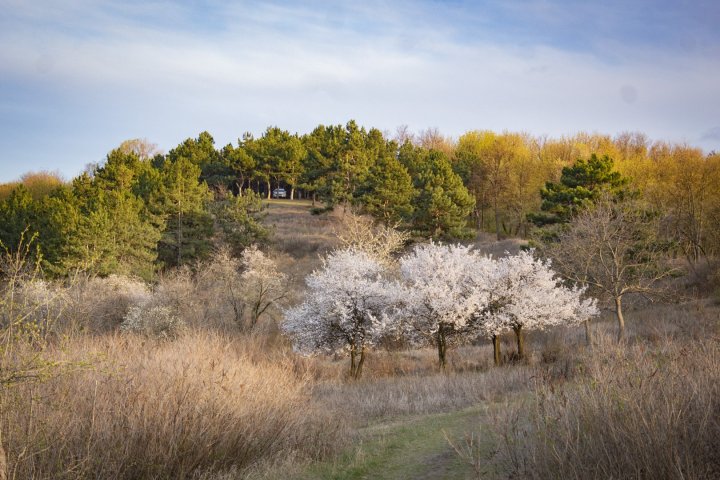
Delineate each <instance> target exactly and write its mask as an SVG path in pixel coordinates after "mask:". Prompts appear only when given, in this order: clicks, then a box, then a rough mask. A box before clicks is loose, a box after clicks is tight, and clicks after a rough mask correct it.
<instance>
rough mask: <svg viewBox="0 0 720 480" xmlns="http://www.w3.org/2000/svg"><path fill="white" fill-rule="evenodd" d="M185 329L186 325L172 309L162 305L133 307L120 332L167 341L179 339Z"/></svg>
mask: <svg viewBox="0 0 720 480" xmlns="http://www.w3.org/2000/svg"><path fill="white" fill-rule="evenodd" d="M184 328H185V323H184V322H183V321H182V320H181V319H179V318H178V317H177V316H175V315H174V314H173V312H172V310H170V308H168V307H164V306H161V305H135V306H132V307H130V309H129V310H128V312H127V314H126V315H125V320H124V321H123V323H122V324H121V325H120V330H121V331H124V332H133V333H141V334H143V335H147V336H152V337H158V338H166V339H172V338H176V337H178V336H179V335H180V334H181V333H182V331H183V330H184Z"/></svg>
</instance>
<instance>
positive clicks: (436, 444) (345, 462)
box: [297, 406, 494, 480]
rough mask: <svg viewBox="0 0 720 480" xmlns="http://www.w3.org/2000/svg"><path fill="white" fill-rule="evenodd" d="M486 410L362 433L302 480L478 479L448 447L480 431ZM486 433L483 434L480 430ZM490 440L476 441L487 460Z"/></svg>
mask: <svg viewBox="0 0 720 480" xmlns="http://www.w3.org/2000/svg"><path fill="white" fill-rule="evenodd" d="M486 414H487V408H486V407H484V406H475V407H471V408H468V409H464V410H460V411H457V412H452V413H442V414H434V415H423V416H420V417H411V418H406V419H401V420H397V421H394V422H391V423H381V424H376V425H372V426H370V427H367V428H365V429H363V430H361V431H360V433H359V438H358V440H357V442H356V444H355V445H354V446H353V447H352V448H350V449H349V450H348V451H346V452H345V453H344V454H342V455H341V456H340V457H338V458H337V459H335V460H334V461H333V462H326V463H320V464H314V465H312V466H311V467H309V468H308V469H307V470H306V471H305V472H303V474H302V475H300V476H299V477H297V478H300V479H308V480H309V479H336V480H340V479H343V480H345V479H347V480H351V479H404V478H412V479H438V478H442V479H450V480H452V479H468V478H476V475H475V472H474V471H473V469H472V467H471V466H470V465H469V464H467V463H465V461H463V460H462V459H461V458H460V457H459V456H458V455H457V454H456V453H455V451H454V450H453V448H452V446H451V445H450V444H449V443H448V441H447V439H446V435H447V437H449V438H451V439H452V440H453V441H454V442H455V441H459V440H461V439H462V438H463V437H464V436H465V435H466V434H469V433H470V432H472V431H477V430H478V429H479V428H482V423H483V421H484V418H485V416H486ZM482 430H484V431H485V432H487V429H485V428H482ZM493 448H494V441H493V439H492V438H489V437H487V436H486V437H484V438H482V437H481V438H480V451H481V452H483V453H484V454H486V456H488V457H489V456H490V455H491V452H492V450H493Z"/></svg>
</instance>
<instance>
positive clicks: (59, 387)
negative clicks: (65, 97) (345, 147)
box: [0, 200, 720, 480]
mask: <svg viewBox="0 0 720 480" xmlns="http://www.w3.org/2000/svg"><path fill="white" fill-rule="evenodd" d="M267 205H268V208H267V210H266V216H265V219H264V222H265V224H266V225H268V226H270V227H271V228H272V229H273V230H274V236H273V240H272V244H271V246H270V248H269V249H268V250H269V251H268V253H269V255H271V256H272V257H273V258H275V259H276V260H277V262H278V265H279V266H278V269H279V270H281V271H283V272H285V273H288V274H289V275H291V276H292V278H293V282H292V288H293V291H292V292H291V295H289V296H288V297H287V299H285V302H286V303H285V304H286V305H290V304H292V303H294V302H297V301H299V299H301V298H302V291H303V288H304V282H303V279H304V276H305V275H307V274H308V273H309V272H311V271H312V270H313V269H315V268H317V267H318V266H319V265H320V256H321V255H322V254H324V253H326V252H328V251H329V250H331V249H332V248H334V247H335V246H337V244H338V240H337V238H336V236H335V233H334V232H336V231H337V229H338V228H340V225H341V224H342V223H341V221H342V212H341V211H337V212H331V213H325V214H321V215H314V214H312V212H311V204H310V202H309V201H289V200H271V201H268V202H267ZM482 243H483V244H484V245H485V246H486V247H487V248H488V249H489V250H492V249H498V248H504V249H508V248H509V245H510V244H509V243H508V242H506V243H504V244H501V245H496V244H492V243H491V242H489V241H487V240H485V241H483V242H482ZM210 267H212V268H210ZM216 268H217V265H214V266H213V265H210V266H208V268H205V269H200V270H199V271H198V272H197V273H195V274H193V273H192V272H179V273H178V274H176V275H174V276H171V275H169V276H166V277H163V278H161V279H160V280H159V282H158V283H157V284H156V285H153V286H152V288H149V287H148V286H145V285H142V284H140V283H138V282H137V281H134V280H130V279H122V278H107V279H90V280H88V281H86V282H80V283H77V284H73V285H48V286H47V292H50V294H51V295H49V297H48V298H51V300H52V302H53V303H52V304H50V303H48V304H40V305H38V304H36V303H33V302H32V301H26V302H25V303H24V304H23V305H25V306H27V307H28V308H29V310H28V311H27V312H25V313H24V314H27V315H29V316H30V317H32V316H38V319H46V320H47V319H49V318H50V317H49V316H50V314H51V313H52V312H57V317H56V318H54V320H56V321H55V323H54V325H55V327H54V329H53V330H48V331H47V332H45V333H44V334H43V335H45V336H44V337H43V340H42V341H43V342H45V343H42V342H39V341H36V340H37V339H36V340H34V341H33V342H27V343H20V344H18V345H19V346H18V347H16V348H15V347H14V349H13V350H12V351H8V350H7V349H5V350H4V351H3V356H2V357H1V358H2V361H3V364H2V367H3V369H8V368H10V369H11V368H15V369H18V368H24V369H26V370H27V369H30V368H36V370H27V371H31V373H33V375H35V374H37V378H36V379H35V381H31V382H27V383H23V384H21V385H20V386H16V387H13V388H4V389H3V390H2V392H0V422H1V423H0V427H1V430H0V433H1V437H0V438H1V439H2V443H3V445H4V447H5V450H6V454H7V462H8V466H9V468H8V473H9V476H10V478H18V479H24V478H33V479H76V478H80V479H90V478H117V479H124V478H161V479H165V478H167V479H170V478H173V479H175V478H181V479H202V480H234V479H241V478H249V479H292V478H296V479H300V480H308V479H316V478H318V479H436V478H437V479H471V478H487V479H501V478H576V479H584V478H648V479H650V478H685V479H712V478H719V477H720V454H719V453H718V449H717V444H718V442H719V441H720V400H718V399H720V390H718V389H719V388H720V305H718V303H717V302H716V301H714V300H712V299H707V298H705V299H694V300H692V301H688V302H686V303H683V304H657V305H643V304H638V306H637V307H636V308H635V309H633V308H628V312H627V319H628V329H627V330H628V331H627V340H626V342H625V343H623V344H621V345H617V344H616V343H615V341H614V340H612V339H613V338H614V334H615V331H614V329H615V325H614V323H613V321H612V318H611V315H604V316H603V317H602V318H601V319H600V320H599V321H598V322H596V323H594V324H593V325H592V333H593V344H592V346H589V347H588V346H586V341H585V337H584V330H583V329H582V328H581V327H574V328H562V329H556V330H553V331H549V332H543V333H535V332H531V333H530V334H529V335H528V338H527V343H528V348H529V351H530V355H529V358H528V359H527V360H526V361H523V362H516V361H514V360H513V358H512V353H513V348H514V343H513V338H512V337H510V336H507V337H503V339H502V349H503V351H504V352H505V353H506V362H505V364H504V365H502V366H500V367H496V366H494V364H493V361H492V360H493V359H492V348H491V346H490V345H489V344H488V343H482V342H481V343H479V344H477V345H461V346H457V347H454V348H452V349H451V350H450V351H449V359H448V369H447V371H445V372H440V371H438V367H437V353H436V352H435V350H434V349H431V348H426V349H412V350H392V349H387V350H386V349H379V350H376V351H373V352H371V353H370V354H369V355H368V358H367V362H366V365H365V370H364V375H363V378H362V379H360V380H359V381H351V380H349V379H348V378H347V374H346V370H347V359H346V358H345V357H343V356H342V355H337V356H322V355H321V356H316V357H309V358H307V357H301V356H299V355H297V354H295V353H294V352H293V351H292V349H291V348H290V345H289V342H288V341H287V340H286V339H284V338H283V337H281V336H279V335H278V333H277V328H276V326H277V325H276V324H277V322H279V321H281V311H280V310H279V309H278V310H276V311H274V312H273V314H272V315H269V316H268V318H267V319H266V320H264V322H265V323H264V324H263V325H262V327H263V328H258V329H256V330H253V331H241V330H239V329H238V328H237V325H235V324H233V322H232V320H224V319H223V318H224V317H228V318H230V317H232V313H233V312H232V311H231V309H230V307H229V306H228V305H223V304H222V302H221V301H220V299H221V298H224V297H223V295H224V294H225V293H223V292H224V290H223V289H224V288H226V287H224V286H223V285H224V284H223V283H222V282H221V278H219V277H218V278H213V277H212V276H211V275H210V273H208V272H211V273H212V272H216V271H221V270H214V269H216ZM23 291H24V290H21V292H23ZM28 291H31V290H28ZM149 292H152V294H153V295H156V296H158V298H162V299H165V300H164V301H166V302H167V305H168V306H170V307H171V308H172V309H173V310H172V311H174V312H176V314H177V315H178V316H179V317H180V318H181V319H182V320H184V321H185V324H186V325H187V327H186V328H185V329H184V330H182V331H180V332H179V333H178V334H177V336H173V337H167V338H148V337H147V336H144V335H139V334H129V333H122V332H120V331H119V330H118V325H119V324H120V322H121V321H122V318H123V315H124V314H125V312H126V311H127V309H128V305H130V304H131V303H132V299H133V298H134V297H136V296H142V295H149V294H150V293H149ZM18 298H21V297H18ZM51 307H52V308H51ZM32 338H36V337H32ZM41 344H42V345H44V347H45V348H42V349H41V348H39V345H41ZM38 372H39V373H38ZM0 460H2V459H1V458H0ZM1 464H2V462H1V461H0V465H1Z"/></svg>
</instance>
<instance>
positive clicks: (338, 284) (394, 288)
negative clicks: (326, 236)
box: [282, 248, 402, 378]
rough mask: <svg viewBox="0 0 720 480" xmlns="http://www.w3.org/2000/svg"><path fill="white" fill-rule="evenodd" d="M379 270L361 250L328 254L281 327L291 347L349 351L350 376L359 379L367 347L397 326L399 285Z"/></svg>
mask: <svg viewBox="0 0 720 480" xmlns="http://www.w3.org/2000/svg"><path fill="white" fill-rule="evenodd" d="M383 273H384V269H383V266H382V265H381V264H380V263H379V262H378V260H376V259H374V258H372V257H371V256H370V255H369V254H368V253H366V252H363V251H360V250H355V249H352V248H350V249H343V250H338V251H335V252H333V253H331V254H330V255H328V257H327V258H325V259H324V261H323V268H322V269H320V270H317V271H315V272H313V273H312V274H311V275H309V276H308V277H307V279H306V283H307V286H308V294H307V298H306V300H305V301H304V302H303V303H302V304H301V305H299V306H297V307H295V308H291V309H289V310H287V311H286V312H285V322H284V323H283V325H282V329H283V330H284V331H285V333H287V334H288V335H289V336H290V337H291V338H292V339H293V343H294V346H295V349H296V350H297V351H300V352H302V353H313V352H319V351H325V352H337V351H343V350H344V351H348V352H349V354H350V375H351V376H352V377H353V378H358V377H360V375H361V373H362V366H363V362H364V359H365V351H366V349H367V348H368V347H371V346H373V345H375V344H376V343H377V341H379V340H380V339H381V338H382V337H383V336H386V335H388V334H391V333H392V332H394V331H396V330H397V323H396V318H397V317H396V316H395V315H394V314H393V313H394V312H393V309H394V308H395V306H396V305H397V304H398V303H399V301H400V297H401V294H400V292H401V291H402V288H400V286H399V284H397V282H392V281H388V280H386V279H384V278H383Z"/></svg>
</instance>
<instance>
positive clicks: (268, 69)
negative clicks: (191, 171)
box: [0, 1, 720, 173]
mask: <svg viewBox="0 0 720 480" xmlns="http://www.w3.org/2000/svg"><path fill="white" fill-rule="evenodd" d="M5 3H6V5H5V7H7V6H8V5H7V3H8V2H5ZM51 5H52V4H42V5H40V4H39V3H38V2H22V3H20V2H11V3H10V5H9V6H10V11H11V12H12V18H13V19H14V21H13V22H10V23H8V22H6V23H5V24H4V25H2V24H0V26H2V27H4V28H2V32H0V42H1V43H2V44H3V45H6V46H9V47H6V48H2V49H0V76H3V77H5V78H6V79H12V80H13V81H15V82H17V83H18V84H21V83H28V84H31V85H32V87H31V88H34V89H40V90H43V91H44V92H49V93H48V95H50V96H51V97H52V96H55V97H58V98H59V97H63V98H65V99H66V100H68V101H70V102H71V103H74V104H75V105H76V107H77V108H76V109H74V110H73V111H72V115H80V116H82V115H85V116H86V117H87V119H86V120H85V123H86V124H94V125H96V127H95V130H93V129H92V128H91V129H90V131H88V130H87V129H85V130H81V131H77V133H76V134H77V135H78V136H79V137H82V136H84V135H85V136H87V135H96V136H97V135H104V137H102V138H100V139H96V142H97V145H98V146H97V147H96V148H98V149H102V150H100V151H98V152H97V153H96V154H95V156H94V158H91V159H87V158H85V159H80V160H76V161H78V162H80V163H87V161H90V160H97V158H98V156H101V155H102V154H103V153H104V152H106V151H107V150H109V149H110V148H112V147H113V146H114V145H116V144H117V143H119V141H121V140H122V139H123V138H127V137H128V136H140V137H149V138H150V139H151V140H153V141H157V142H159V143H160V144H161V146H162V147H163V148H165V149H169V148H172V146H174V145H175V144H177V143H178V142H180V141H181V140H182V139H183V138H185V137H187V136H190V135H196V134H197V133H198V132H199V131H201V130H209V131H210V132H211V133H213V134H214V135H215V137H216V139H217V140H218V143H225V142H228V141H235V140H236V139H237V137H238V136H240V135H241V134H242V133H243V131H245V130H251V131H254V132H255V133H259V132H261V131H262V130H263V129H264V127H265V126H267V125H270V124H277V125H279V126H281V127H284V128H288V129H291V130H297V131H301V132H304V131H309V130H310V129H312V128H313V127H314V126H315V125H316V124H318V123H326V124H327V123H337V122H344V121H346V120H347V119H350V118H356V119H358V121H360V122H362V123H364V124H366V125H368V126H377V127H379V128H381V129H387V130H391V131H392V130H394V128H395V126H397V125H400V124H408V125H410V126H411V128H414V129H421V128H425V127H428V126H437V127H439V128H440V129H441V131H443V132H444V133H448V134H452V135H459V134H461V133H462V132H464V131H466V130H469V129H475V128H491V129H495V130H502V129H510V130H523V131H529V132H531V133H535V134H544V133H547V134H551V135H560V134H564V133H573V132H575V131H579V130H590V131H601V132H607V133H615V132H618V131H623V130H642V131H645V132H646V133H648V134H649V135H650V136H651V137H654V138H666V139H669V140H687V141H691V142H692V141H694V140H696V139H699V138H700V136H701V135H702V133H703V132H705V131H707V129H708V128H709V126H712V125H715V124H716V123H717V120H716V117H714V115H715V112H717V111H720V87H719V86H718V84H717V82H716V81H715V79H716V78H718V75H719V74H720V65H718V64H717V62H715V61H712V60H710V59H707V58H703V57H699V56H698V57H692V56H686V57H684V58H680V57H673V56H669V55H663V52H660V51H657V50H652V49H648V48H646V47H642V48H641V47H631V46H628V48H627V50H626V51H625V56H626V57H629V58H633V59H634V61H633V62H627V61H622V62H620V61H613V62H610V61H607V60H606V59H602V58H599V57H597V55H595V54H593V53H591V52H588V53H582V52H577V51H576V52H572V51H569V50H564V49H560V48H557V47H551V46H539V45H538V46H529V47H528V46H523V47H522V48H521V47H518V46H514V45H510V44H507V43H499V42H491V41H488V40H478V39H466V38H460V37H458V35H457V32H456V30H455V29H454V28H453V27H452V26H451V25H447V24H444V23H443V22H442V20H441V19H434V18H431V17H428V16H427V15H426V13H427V12H423V11H422V10H412V8H411V7H410V6H409V5H408V4H405V5H402V6H401V7H395V8H390V7H383V8H382V9H380V7H378V6H377V5H375V7H377V8H378V10H373V6H372V5H371V6H370V7H367V8H364V7H353V8H343V9H340V10H339V13H334V14H332V15H329V14H328V13H326V12H322V11H319V10H317V9H313V8H300V7H287V6H281V5H275V6H273V5H270V6H262V7H260V6H257V5H256V6H254V7H252V8H250V7H249V6H247V5H244V6H241V7H233V8H224V7H223V9H222V10H219V11H216V12H215V14H214V15H213V16H212V18H213V19H215V18H217V19H221V20H217V23H216V24H215V23H209V21H208V20H207V19H204V20H202V21H203V22H205V23H202V24H193V23H192V15H193V12H191V11H188V10H187V9H186V8H180V7H176V6H173V5H171V4H149V5H146V6H144V7H138V6H131V7H127V6H125V4H123V3H115V2H106V3H104V4H102V7H101V8H96V7H93V6H92V5H93V3H92V2H88V1H76V2H74V3H72V4H71V7H70V8H69V9H66V8H63V9H60V8H57V7H53V8H51ZM160 11H162V17H161V18H158V12H160ZM374 17H377V21H376V22H373V18H374ZM147 18H151V19H152V21H150V22H148V20H147ZM365 27H367V29H369V30H368V31H369V32H370V33H366V32H365V30H364V29H365ZM633 48H634V49H635V50H632V49H633ZM643 48H644V50H643ZM627 86H629V87H631V88H632V89H633V92H635V93H636V96H635V97H634V98H635V101H634V102H627V101H624V100H623V97H622V92H623V88H624V87H627ZM626 91H627V90H626ZM0 98H1V97H0ZM6 103H12V102H11V101H10V100H8V99H3V102H2V103H0V112H4V113H2V115H3V116H5V115H9V112H10V111H11V110H12V106H7V107H5V106H2V105H4V104H6ZM32 108H33V107H29V106H28V109H29V110H28V111H31V110H32ZM34 108H38V107H34ZM6 120H7V119H4V120H3V121H6ZM76 121H77V122H79V123H82V121H81V120H79V119H76ZM101 125H102V128H101ZM47 134H48V133H47V132H42V131H38V132H37V135H38V136H42V135H47ZM708 138H709V137H707V136H706V137H705V139H704V140H703V142H704V143H703V146H705V147H706V148H718V147H717V145H716V146H715V147H713V144H712V143H711V142H712V141H715V142H717V140H716V139H715V140H713V139H708ZM83 141H84V139H83V138H78V140H77V143H81V142H83ZM70 173H73V172H70Z"/></svg>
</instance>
